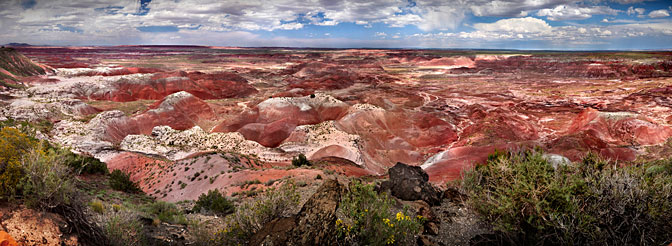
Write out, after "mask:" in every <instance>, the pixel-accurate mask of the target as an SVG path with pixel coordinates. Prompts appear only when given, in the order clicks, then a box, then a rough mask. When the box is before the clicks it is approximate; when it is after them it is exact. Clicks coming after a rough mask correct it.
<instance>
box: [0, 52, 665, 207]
mask: <svg viewBox="0 0 672 246" xmlns="http://www.w3.org/2000/svg"><path fill="white" fill-rule="evenodd" d="M0 62H1V63H2V64H0V79H1V80H2V86H0V90H1V92H0V99H1V100H0V120H2V121H6V120H15V121H27V122H32V123H34V124H35V125H37V126H40V127H39V132H38V133H37V134H36V137H37V138H40V139H44V140H48V141H49V142H51V143H54V144H58V145H59V146H63V147H66V148H69V149H71V150H72V151H73V152H75V153H78V154H81V155H85V156H91V157H94V158H96V159H99V160H100V161H102V162H104V163H106V164H107V166H108V168H109V169H110V170H122V171H123V172H126V173H130V177H131V180H133V181H136V182H138V183H139V185H140V188H141V189H142V190H143V191H144V192H145V193H146V194H148V195H150V196H153V197H155V198H156V199H158V200H163V201H168V202H178V201H183V200H195V199H197V198H198V197H199V195H201V194H203V193H206V192H207V191H209V190H213V189H218V190H220V191H222V192H223V193H226V194H241V193H245V192H248V194H249V192H251V191H254V190H255V189H258V187H262V186H264V184H269V183H270V184H271V185H272V184H273V182H275V181H276V180H281V179H287V178H291V179H293V180H298V181H299V182H304V184H305V183H306V182H307V183H309V184H310V183H312V182H316V181H315V180H318V179H316V177H317V176H319V177H325V178H327V177H329V178H341V179H343V178H348V177H364V178H371V179H384V178H386V177H387V175H388V169H390V168H391V167H393V166H394V165H395V164H396V163H397V162H402V163H405V164H408V165H410V166H419V167H421V168H422V170H424V171H425V172H426V173H427V175H428V178H429V181H430V182H431V183H432V184H434V185H436V186H438V187H442V188H446V187H447V186H450V184H451V182H453V181H456V180H459V179H460V178H461V175H462V172H463V171H464V170H470V169H472V168H473V167H474V166H475V165H477V164H483V163H485V162H486V161H487V158H488V155H490V154H492V153H493V152H495V150H500V151H515V150H519V149H524V148H538V149H542V150H543V151H544V153H545V154H544V156H545V158H547V159H549V160H552V162H554V163H560V162H567V163H569V162H574V161H579V160H581V159H582V158H583V157H584V155H586V153H588V152H592V153H596V154H598V155H599V156H601V157H602V158H605V159H609V160H611V161H613V162H615V163H618V165H620V166H629V165H638V164H641V163H644V162H647V161H651V160H654V159H660V158H664V157H667V156H669V155H670V154H672V144H670V142H669V141H668V139H669V138H670V137H672V128H671V125H672V99H671V96H672V52H662V51H660V52H658V51H656V52H653V51H651V52H644V51H642V52H551V51H548V52H546V51H534V52H532V51H508V50H503V51H498V50H401V49H390V50H384V49H295V48H291V49H290V48H229V47H205V46H115V47H38V46H21V47H14V48H3V49H2V50H0ZM299 154H303V155H305V156H306V157H307V158H308V160H310V161H311V162H312V163H313V167H311V168H306V167H301V168H293V167H292V164H291V162H292V159H293V158H295V157H297V156H298V155H299ZM320 179H321V178H320ZM176 181H178V182H176ZM320 182H321V181H320ZM241 184H243V185H241Z"/></svg>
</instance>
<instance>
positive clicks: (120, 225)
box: [103, 209, 145, 246]
mask: <svg viewBox="0 0 672 246" xmlns="http://www.w3.org/2000/svg"><path fill="white" fill-rule="evenodd" d="M142 229H143V226H142V223H140V221H139V220H138V216H137V214H135V213H134V212H132V211H129V210H125V209H122V210H120V211H118V212H110V213H108V214H105V215H104V216H103V232H104V233H105V235H106V236H107V239H108V240H109V244H110V245H113V246H126V245H144V242H145V240H144V237H143V233H142Z"/></svg>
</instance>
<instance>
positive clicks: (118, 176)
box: [110, 170, 142, 193]
mask: <svg viewBox="0 0 672 246" xmlns="http://www.w3.org/2000/svg"><path fill="white" fill-rule="evenodd" d="M110 187H112V189H115V190H118V191H123V192H127V193H140V192H142V190H141V189H140V187H139V186H138V184H137V183H135V182H133V181H131V177H130V175H128V174H127V173H124V172H122V171H121V170H114V171H112V173H110Z"/></svg>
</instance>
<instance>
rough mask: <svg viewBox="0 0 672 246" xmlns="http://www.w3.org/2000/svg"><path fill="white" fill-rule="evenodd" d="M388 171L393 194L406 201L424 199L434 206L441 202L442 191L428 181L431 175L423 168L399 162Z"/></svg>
mask: <svg viewBox="0 0 672 246" xmlns="http://www.w3.org/2000/svg"><path fill="white" fill-rule="evenodd" d="M388 172H389V174H390V180H389V181H387V182H390V185H389V187H390V189H391V190H392V195H393V196H395V197H397V198H399V199H402V200H406V201H415V200H423V201H425V202H427V203H428V204H430V205H432V206H435V205H438V204H439V203H440V202H441V193H440V191H439V190H438V189H437V188H436V187H434V186H433V185H432V184H431V183H429V182H428V181H429V176H428V175H427V173H426V172H425V171H423V170H422V168H420V167H416V166H409V165H406V164H404V163H401V162H397V164H396V165H394V167H392V168H390V170H389V171H388ZM384 186H387V185H384Z"/></svg>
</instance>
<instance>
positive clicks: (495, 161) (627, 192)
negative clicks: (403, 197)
mask: <svg viewBox="0 0 672 246" xmlns="http://www.w3.org/2000/svg"><path fill="white" fill-rule="evenodd" d="M658 166H660V165H658V164H651V165H643V166H633V167H625V168H619V167H616V166H615V165H614V164H612V163H609V162H607V161H604V160H602V159H600V158H598V157H597V156H596V155H594V154H588V155H587V156H586V157H585V158H584V159H583V161H582V162H579V163H575V164H572V165H568V166H560V167H558V169H557V170H555V169H554V168H553V167H552V166H551V165H550V164H549V163H548V162H547V161H546V160H545V159H544V158H543V157H542V153H541V152H540V151H525V152H520V153H510V154H498V155H494V156H492V157H491V158H489V160H488V162H487V164H486V165H480V166H477V167H476V168H475V169H474V170H472V171H469V172H467V173H466V175H465V177H464V179H463V183H462V185H463V189H464V190H465V191H466V193H467V194H468V195H469V198H468V201H467V202H468V204H469V205H470V206H471V207H473V208H474V209H475V210H476V211H477V212H478V213H480V214H481V215H482V216H483V217H484V220H485V221H490V222H491V223H492V224H493V225H494V226H495V228H496V229H498V230H500V231H502V232H504V233H505V234H506V235H508V238H513V239H516V240H518V241H516V242H514V243H517V244H562V245H584V244H589V245H597V244H601V245H631V244H653V245H660V244H663V243H665V242H666V241H665V240H669V239H670V238H672V225H671V224H670V223H669V221H672V213H670V212H669V211H672V210H671V209H672V175H670V173H668V172H665V171H660V172H658V171H656V172H654V171H649V172H648V173H649V174H647V170H658V169H660V170H665V167H662V168H661V167H658ZM663 166H664V164H663Z"/></svg>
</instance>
